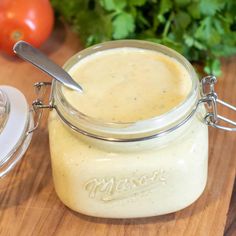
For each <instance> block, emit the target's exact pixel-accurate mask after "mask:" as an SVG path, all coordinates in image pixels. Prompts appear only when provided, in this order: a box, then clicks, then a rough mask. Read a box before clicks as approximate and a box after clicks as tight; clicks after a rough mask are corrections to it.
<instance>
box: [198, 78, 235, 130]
mask: <svg viewBox="0 0 236 236" xmlns="http://www.w3.org/2000/svg"><path fill="white" fill-rule="evenodd" d="M216 82H217V79H216V77H215V76H213V75H208V76H206V77H204V78H203V79H202V80H201V87H202V91H201V92H202V98H201V99H200V101H202V102H205V103H206V107H207V110H208V113H207V114H206V116H205V118H204V119H205V123H206V124H207V125H209V126H212V127H214V128H218V129H222V130H227V131H236V122H234V121H232V120H230V119H228V118H226V117H224V116H221V115H219V114H218V109H217V105H218V104H220V105H222V106H226V107H228V108H229V109H231V110H233V111H236V107H234V106H232V105H230V104H228V103H226V102H224V101H222V100H220V99H219V98H218V96H217V93H216V92H215V84H216ZM222 121H223V122H225V123H227V124H230V125H232V126H233V127H228V126H224V125H220V122H222Z"/></svg>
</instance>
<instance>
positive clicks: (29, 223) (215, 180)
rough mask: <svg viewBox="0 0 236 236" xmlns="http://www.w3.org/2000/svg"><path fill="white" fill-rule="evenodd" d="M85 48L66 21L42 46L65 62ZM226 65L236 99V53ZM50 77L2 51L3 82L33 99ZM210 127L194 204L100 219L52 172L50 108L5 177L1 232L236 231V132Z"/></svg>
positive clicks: (227, 87)
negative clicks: (71, 198)
mask: <svg viewBox="0 0 236 236" xmlns="http://www.w3.org/2000/svg"><path fill="white" fill-rule="evenodd" d="M81 49H82V48H81V46H80V43H79V41H78V39H77V38H76V37H75V36H74V35H73V34H72V33H71V32H70V31H68V30H67V29H66V28H64V27H62V26H60V28H59V29H57V30H55V32H54V33H53V35H52V37H51V38H50V39H49V40H48V42H47V43H46V44H45V45H44V46H43V47H42V50H43V51H44V52H45V53H47V54H48V55H49V57H50V58H52V59H53V60H54V61H56V62H57V63H58V64H60V65H62V64H63V63H64V62H65V61H66V60H67V59H68V58H69V57H70V56H72V55H73V54H74V53H75V52H77V51H79V50H81ZM223 71H224V76H223V77H221V78H219V82H218V84H217V92H218V94H219V97H220V98H222V99H224V100H226V101H228V102H230V103H233V104H236V78H235V75H236V58H229V59H227V60H224V61H223ZM49 80H50V79H49V78H48V77H47V76H46V75H44V74H42V73H41V72H39V71H38V70H36V69H35V68H33V67H32V66H31V65H29V64H27V63H26V62H22V61H20V60H18V59H11V58H7V57H4V56H2V55H1V56H0V84H1V85H3V84H7V85H12V86H15V87H17V88H18V89H20V90H21V91H22V92H23V93H24V94H25V96H26V97H27V99H28V101H29V103H31V102H32V100H33V99H34V98H35V95H34V91H33V88H32V85H33V83H35V82H37V81H49ZM220 112H221V113H224V114H226V115H229V116H232V117H234V119H236V115H233V113H232V112H229V111H228V110H227V109H224V108H222V109H220ZM209 130H210V135H209V143H210V149H209V174H208V183H207V187H206V189H205V191H204V193H203V195H202V196H201V197H200V198H199V199H198V200H197V201H196V202H195V203H194V204H192V205H191V206H189V207H187V208H186V209H184V210H182V211H179V212H176V213H173V214H168V215H165V216H158V217H151V218H143V219H126V220H113V219H100V218H93V217H88V216H85V215H81V214H78V213H75V212H73V211H71V210H69V209H68V208H67V207H65V206H64V205H63V204H62V203H61V202H60V201H59V199H58V198H57V196H56V193H55V191H54V188H53V182H52V175H51V166H50V155H49V146H48V131H47V114H46V113H45V114H44V117H43V120H42V123H41V125H40V128H39V129H38V130H37V131H36V132H35V134H34V136H33V139H32V143H31V145H30V147H29V149H28V151H27V153H26V154H25V156H24V158H23V160H22V161H21V162H20V163H19V164H18V165H17V167H16V168H15V169H14V171H12V172H11V173H10V174H9V175H8V176H6V177H5V178H3V179H0V235H1V236H8V235H9V236H15V235H16V236H21V235H23V236H26V235H46V236H50V235H62V236H64V235H66V236H67V235H69V236H70V235H72V236H73V235H86V236H93V235H95V236H100V235H109V236H110V235H111V236H120V235H127V236H132V235H135V236H136V235H145V236H149V235H158V236H195V235H196V236H222V235H224V232H225V235H227V236H235V235H236V223H235V218H236V217H235V214H236V206H235V202H236V199H235V195H236V193H235V192H234V197H233V198H232V199H233V200H232V203H231V207H230V208H229V204H230V199H231V195H232V192H233V185H234V179H235V170H236V145H235V144H236V133H229V132H224V131H220V130H216V129H213V128H210V129H209ZM234 191H235V190H234ZM228 210H229V211H228ZM227 214H228V221H227V225H226V220H227ZM225 226H226V227H225Z"/></svg>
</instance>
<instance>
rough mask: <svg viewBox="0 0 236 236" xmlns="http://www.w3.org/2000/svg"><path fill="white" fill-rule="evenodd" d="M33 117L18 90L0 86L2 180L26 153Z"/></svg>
mask: <svg viewBox="0 0 236 236" xmlns="http://www.w3.org/2000/svg"><path fill="white" fill-rule="evenodd" d="M33 123H34V122H33V117H32V115H31V113H30V111H29V106H28V103H27V101H26V98H25V96H24V95H23V94H22V93H21V92H20V91H19V90H17V89H16V88H13V87H10V86H0V178H1V177H3V176H5V175H6V174H7V173H8V172H9V171H10V170H12V169H13V168H14V167H15V165H16V164H17V162H18V161H19V160H20V159H21V158H22V157H23V155H24V153H25V152H26V150H27V148H28V146H29V144H30V141H31V138H32V134H29V133H28V130H29V129H31V128H32V127H33Z"/></svg>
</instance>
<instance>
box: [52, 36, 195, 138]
mask: <svg viewBox="0 0 236 236" xmlns="http://www.w3.org/2000/svg"><path fill="white" fill-rule="evenodd" d="M124 46H125V47H135V48H142V49H149V50H155V51H158V52H161V53H163V54H166V55H168V56H170V57H172V58H174V59H176V60H177V61H179V62H180V63H181V64H182V65H183V66H184V67H185V69H186V70H187V71H188V73H189V75H190V78H191V82H192V88H191V92H190V93H189V94H188V96H187V98H186V99H185V100H184V101H183V102H182V103H181V104H179V105H178V106H176V107H174V108H173V109H171V110H170V111H169V112H167V113H165V114H163V115H160V116H157V117H154V118H151V119H147V120H140V121H137V122H130V123H104V122H100V121H98V120H95V119H94V118H91V117H88V116H86V115H85V114H83V113H81V112H80V111H79V110H76V109H75V108H74V107H72V106H71V104H69V102H68V101H67V100H66V98H65V97H64V95H63V93H62V85H61V84H60V83H58V82H56V81H54V82H53V89H52V94H53V103H54V106H55V108H56V110H57V113H58V115H59V116H60V118H61V119H62V121H63V122H64V123H65V124H67V125H68V126H69V127H70V128H71V129H73V130H75V131H77V132H79V133H82V134H84V135H86V136H90V137H92V138H96V139H101V140H106V141H115V142H130V141H141V140H146V139H151V138H155V137H158V136H161V135H165V134H166V133H169V132H172V131H173V130H175V129H177V128H178V127H179V125H180V124H181V122H182V121H184V120H185V119H186V118H187V117H188V116H189V115H190V114H191V112H192V111H193V109H194V108H195V106H196V104H197V102H198V91H199V83H198V79H197V76H196V74H195V72H194V69H193V67H192V66H191V64H190V63H189V62H188V61H187V60H186V59H185V58H184V57H182V56H181V55H179V54H178V53H177V52H175V51H173V50H171V49H169V48H167V47H164V46H162V45H157V44H153V43H147V42H143V41H136V40H122V41H114V42H108V43H104V44H100V45H96V46H94V47H91V48H89V49H86V50H83V51H82V52H81V53H78V54H76V55H75V56H74V57H72V58H71V59H70V60H69V61H68V62H67V63H66V64H65V66H64V69H65V70H67V71H69V70H70V69H71V68H72V67H73V65H75V64H76V63H78V62H79V61H80V60H82V59H84V58H85V57H86V56H89V55H91V54H93V53H96V52H97V51H101V50H107V49H111V48H119V47H120V48H122V47H124Z"/></svg>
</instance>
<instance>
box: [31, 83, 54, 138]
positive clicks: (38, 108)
mask: <svg viewBox="0 0 236 236" xmlns="http://www.w3.org/2000/svg"><path fill="white" fill-rule="evenodd" d="M51 84H52V83H51V82H38V83H35V84H34V88H35V93H36V95H37V99H36V100H34V101H33V103H32V107H31V109H30V112H31V113H33V117H34V127H33V128H32V129H30V130H28V132H27V134H30V133H32V132H34V131H35V130H36V129H37V128H38V126H39V123H40V121H41V118H42V114H43V109H45V108H46V109H47V108H48V109H52V108H53V105H52V104H51V102H49V104H44V98H45V93H46V88H47V87H48V86H51Z"/></svg>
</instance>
